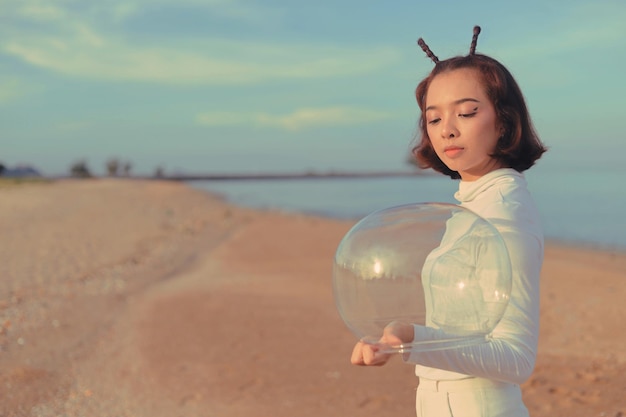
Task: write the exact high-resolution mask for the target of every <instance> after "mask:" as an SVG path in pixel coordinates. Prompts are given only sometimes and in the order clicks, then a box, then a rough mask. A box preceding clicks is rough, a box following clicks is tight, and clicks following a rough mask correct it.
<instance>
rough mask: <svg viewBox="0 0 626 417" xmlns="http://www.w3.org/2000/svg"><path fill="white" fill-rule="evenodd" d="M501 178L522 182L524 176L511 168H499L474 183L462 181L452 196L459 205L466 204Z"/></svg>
mask: <svg viewBox="0 0 626 417" xmlns="http://www.w3.org/2000/svg"><path fill="white" fill-rule="evenodd" d="M502 177H507V178H511V177H512V178H511V179H512V180H513V181H515V180H522V181H524V180H525V179H524V174H522V173H520V172H517V171H516V170H514V169H513V168H500V169H496V170H494V171H491V172H489V173H488V174H485V175H483V176H482V177H480V178H479V179H477V180H476V181H463V180H461V182H460V183H459V191H457V192H456V193H455V194H454V198H456V199H457V200H458V201H459V202H461V203H468V202H470V201H472V200H474V198H476V196H477V195H479V194H480V193H482V192H483V191H485V190H486V189H488V188H489V187H491V186H493V185H494V184H495V183H496V182H498V181H497V180H498V179H501V178H502Z"/></svg>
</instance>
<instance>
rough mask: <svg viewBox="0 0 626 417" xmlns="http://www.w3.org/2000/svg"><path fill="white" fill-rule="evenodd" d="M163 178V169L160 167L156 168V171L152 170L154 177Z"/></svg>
mask: <svg viewBox="0 0 626 417" xmlns="http://www.w3.org/2000/svg"><path fill="white" fill-rule="evenodd" d="M164 176H165V172H164V171H163V167H161V166H158V167H156V169H155V170H154V177H155V178H163V177H164Z"/></svg>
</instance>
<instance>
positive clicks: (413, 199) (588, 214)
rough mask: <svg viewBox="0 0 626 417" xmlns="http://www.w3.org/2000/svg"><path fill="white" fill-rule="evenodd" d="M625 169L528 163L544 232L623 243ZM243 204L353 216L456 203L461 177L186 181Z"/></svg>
mask: <svg viewBox="0 0 626 417" xmlns="http://www.w3.org/2000/svg"><path fill="white" fill-rule="evenodd" d="M625 174H626V170H624V169H623V168H615V167H605V168H598V167H594V168H591V167H588V168H587V167H583V168H581V167H569V168H568V167H560V168H555V167H547V168H540V167H533V168H532V169H531V170H529V171H526V173H525V177H526V180H527V182H528V187H529V189H530V191H531V193H532V195H533V197H534V199H535V202H536V204H537V207H538V209H539V212H540V214H541V220H542V225H543V230H544V234H545V237H546V239H547V240H554V241H558V242H561V243H566V244H572V245H577V246H585V247H591V248H597V249H605V250H607V249H608V250H617V251H620V252H621V251H626V185H625V184H624V177H625ZM189 185H191V186H192V187H195V188H199V189H202V190H206V191H208V192H211V193H214V194H219V195H221V196H222V197H223V198H225V199H226V200H228V201H230V202H232V203H234V204H237V205H240V206H245V207H251V208H257V209H264V210H279V211H284V212H300V213H307V214H314V215H320V216H325V217H330V218H338V219H355V220H358V219H360V218H363V217H365V216H366V215H368V214H370V213H372V212H374V211H377V210H380V209H384V208H389V207H393V206H398V205H403V204H410V203H425V202H445V203H457V201H456V200H455V199H454V193H455V191H456V190H457V188H458V182H457V181H454V180H451V179H450V178H448V177H446V176H443V175H437V174H433V175H415V176H397V177H373V178H367V177H366V178H319V177H318V178H302V179H271V180H260V179H254V180H209V181H191V182H190V183H189Z"/></svg>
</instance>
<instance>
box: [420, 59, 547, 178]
mask: <svg viewBox="0 0 626 417" xmlns="http://www.w3.org/2000/svg"><path fill="white" fill-rule="evenodd" d="M457 69H473V70H475V71H476V72H477V73H478V74H479V79H480V81H481V83H482V85H483V87H484V88H485V93H486V95H487V97H489V99H490V100H491V104H492V105H493V107H494V109H495V111H496V117H497V120H498V124H499V127H500V128H501V129H502V131H503V132H504V133H503V134H502V136H501V137H500V138H499V139H498V142H497V144H496V149H495V150H494V152H493V154H492V155H491V156H492V157H493V158H495V159H497V160H498V161H499V162H500V163H501V164H502V166H503V167H507V168H513V169H515V170H517V171H518V172H522V171H525V170H527V169H528V168H530V167H531V166H533V165H534V164H535V161H536V160H537V159H539V158H540V157H541V155H542V154H543V153H544V152H545V151H546V150H547V148H546V147H545V146H544V145H543V143H541V140H540V139H539V136H538V135H537V132H536V131H535V128H534V127H533V124H532V121H531V119H530V114H529V113H528V109H527V107H526V102H525V101H524V95H523V94H522V91H521V89H520V88H519V86H518V84H517V82H516V81H515V79H514V78H513V75H511V73H510V72H509V70H507V69H506V68H505V67H504V65H502V64H501V63H500V62H498V61H496V60H495V59H493V58H491V57H488V56H486V55H482V54H472V55H467V56H457V57H454V58H450V59H446V60H445V61H439V62H437V64H436V65H435V68H434V69H433V70H432V71H431V72H430V74H429V75H428V76H427V77H426V78H425V79H424V80H422V82H420V83H419V85H418V86H417V89H416V90H415V97H416V99H417V104H418V105H419V108H420V110H421V111H422V114H421V116H420V120H419V127H420V134H421V135H420V136H421V137H420V138H419V142H418V144H417V146H415V147H414V148H413V149H412V154H413V156H414V158H415V160H416V161H417V166H419V167H420V168H432V169H434V170H435V171H439V172H441V173H442V174H445V175H448V176H449V177H451V178H454V179H460V178H461V176H460V175H459V173H458V172H456V171H452V170H451V169H450V168H448V167H447V166H446V165H445V164H444V163H443V162H442V161H441V159H439V157H438V156H437V154H436V153H435V150H434V149H433V146H432V143H431V142H430V138H429V137H428V132H427V129H426V127H427V126H426V120H425V118H424V109H425V107H426V94H427V93H428V88H429V86H430V83H431V81H432V80H433V79H434V78H435V77H436V76H437V75H439V74H442V73H444V72H449V71H454V70H457Z"/></svg>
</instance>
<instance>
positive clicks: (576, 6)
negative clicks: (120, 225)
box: [0, 0, 626, 175]
mask: <svg viewBox="0 0 626 417" xmlns="http://www.w3.org/2000/svg"><path fill="white" fill-rule="evenodd" d="M625 21H626V2H624V1H621V0H620V1H617V0H616V1H596V2H589V1H584V2H583V1H578V0H573V1H565V0H563V1H552V2H549V1H540V0H528V1H521V2H504V1H475V2H469V1H441V2H434V1H387V2H383V1H366V0H361V1H353V0H334V1H330V0H316V1H315V2H300V1H296V0H291V1H289V0H265V1H260V0H258V1H253V0H204V1H203V0H120V1H117V0H106V1H95V0H94V1H87V0H82V1H79V0H0V161H2V162H3V163H4V164H5V165H9V166H13V165H17V164H22V163H26V164H32V165H34V166H36V167H38V168H39V169H40V170H41V171H43V172H44V173H45V174H50V175H55V174H64V173H66V172H67V171H68V167H69V166H70V165H71V164H72V163H73V162H75V161H77V160H80V159H84V160H86V161H87V163H88V165H89V166H90V168H91V169H92V171H94V172H95V173H103V172H104V165H105V161H106V160H107V159H109V158H111V157H117V158H119V159H121V160H124V161H125V160H128V161H131V162H132V164H133V171H134V172H135V173H138V174H152V173H153V172H154V170H155V168H156V167H157V166H161V167H163V168H164V169H165V171H166V172H170V173H171V172H175V171H185V172H189V173H212V172H259V171H262V172H267V171H271V172H275V171H289V172H293V171H309V170H317V171H325V170H331V169H334V170H355V169H356V170H368V169H375V170H386V169H403V168H406V163H405V160H406V155H407V152H408V149H409V147H410V143H411V140H412V138H413V135H414V133H415V126H416V122H417V118H418V116H419V114H418V108H417V106H416V104H415V99H414V96H413V92H414V89H415V86H416V85H417V83H418V82H419V80H420V79H422V78H423V77H424V76H426V75H427V74H428V72H429V71H430V69H431V68H432V63H431V62H430V60H429V59H428V58H426V57H425V55H424V54H423V53H422V51H421V50H420V48H419V47H418V46H417V45H416V40H417V39H418V38H419V37H420V36H422V37H424V39H425V40H426V41H427V43H428V44H429V45H430V46H431V48H432V50H433V51H434V52H435V53H436V54H437V55H438V56H439V57H440V58H446V57H450V56H453V55H458V54H466V53H467V50H468V46H469V43H470V40H471V34H472V27H473V26H474V25H475V24H479V25H481V26H482V28H483V32H482V33H481V35H480V38H479V41H478V48H477V50H478V51H479V52H481V53H485V54H488V55H491V56H493V57H494V58H496V59H499V60H500V61H502V62H503V63H504V64H505V65H506V66H507V67H508V68H509V69H510V70H511V72H512V73H513V74H514V75H515V77H516V78H517V80H518V82H519V83H520V85H521V87H522V90H523V91H524V93H525V95H526V98H527V100H528V104H529V107H530V110H531V114H532V115H533V119H534V121H535V124H536V127H537V128H538V130H539V132H540V135H541V137H542V138H543V140H544V141H545V142H546V144H547V145H548V146H550V148H551V150H550V153H549V154H548V155H546V159H545V161H542V163H545V164H555V165H558V164H574V165H575V164H589V163H598V164H599V163H606V162H609V163H614V164H619V165H620V166H621V165H623V162H622V159H623V156H624V154H625V153H626V133H624V132H625V130H624V129H623V119H624V115H623V112H624V109H625V107H626V105H625V104H626V99H625V97H626V81H624V74H625V70H624V68H626V24H624V22H625Z"/></svg>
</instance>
